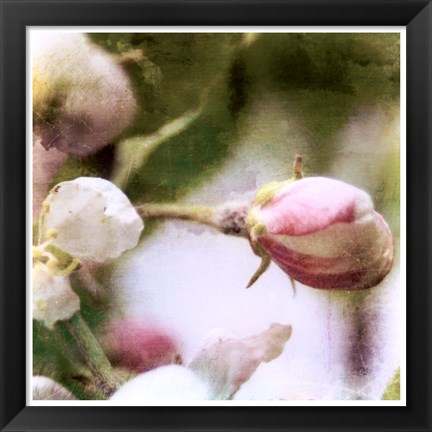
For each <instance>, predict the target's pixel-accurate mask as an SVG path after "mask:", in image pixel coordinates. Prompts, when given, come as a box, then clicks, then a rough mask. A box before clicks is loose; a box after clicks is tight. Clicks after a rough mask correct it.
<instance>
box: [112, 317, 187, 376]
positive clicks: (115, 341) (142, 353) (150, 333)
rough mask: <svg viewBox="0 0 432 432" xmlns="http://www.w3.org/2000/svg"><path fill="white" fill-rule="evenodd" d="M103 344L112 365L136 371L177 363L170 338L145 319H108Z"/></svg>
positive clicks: (177, 359) (179, 357) (177, 357)
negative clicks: (141, 320) (109, 322)
mask: <svg viewBox="0 0 432 432" xmlns="http://www.w3.org/2000/svg"><path fill="white" fill-rule="evenodd" d="M104 346H105V349H106V351H107V354H108V356H109V357H110V359H111V361H112V362H113V364H115V365H116V366H119V367H122V368H125V369H128V370H130V371H133V372H137V373H142V372H146V371H148V370H151V369H154V368H157V367H159V366H163V365H168V364H173V363H180V362H181V356H180V354H179V349H178V347H177V343H176V341H175V339H174V337H173V336H172V335H171V334H169V332H167V331H166V330H163V329H161V328H158V327H156V326H154V325H149V324H147V323H146V322H140V321H135V320H122V321H114V322H112V323H111V324H110V325H109V327H108V328H107V329H106V336H105V338H104Z"/></svg>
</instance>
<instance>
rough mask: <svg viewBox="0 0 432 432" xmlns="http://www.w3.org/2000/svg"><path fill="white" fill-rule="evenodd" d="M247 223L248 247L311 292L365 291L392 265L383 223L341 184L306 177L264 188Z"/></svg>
mask: <svg viewBox="0 0 432 432" xmlns="http://www.w3.org/2000/svg"><path fill="white" fill-rule="evenodd" d="M246 224H247V228H248V230H249V233H250V237H251V240H252V242H253V243H255V244H257V245H259V246H261V247H262V248H263V249H264V250H265V251H266V252H267V253H268V254H269V255H270V257H271V259H272V260H273V261H274V262H275V263H276V264H277V265H278V266H279V267H280V268H281V269H282V270H284V271H285V272H286V273H287V274H288V275H289V276H291V277H292V278H293V279H295V280H297V281H299V282H301V283H303V284H305V285H309V286H311V287H314V288H321V289H339V290H358V289H363V288H370V287H373V286H375V285H377V284H378V283H379V282H381V281H382V280H383V279H384V277H385V276H386V275H387V274H388V272H389V271H390V269H391V266H392V261H393V240H392V235H391V232H390V229H389V227H388V226H387V223H386V222H385V221H384V219H383V218H382V216H381V215H379V214H378V213H377V212H375V211H374V208H373V204H372V200H371V198H370V197H369V195H368V194H367V193H366V192H364V191H362V190H360V189H357V188H355V187H354V186H351V185H349V184H347V183H343V182H341V181H337V180H332V179H329V178H324V177H311V178H305V179H302V180H299V181H296V182H284V183H279V184H276V183H272V184H269V185H267V186H264V187H263V188H261V190H260V191H259V192H258V194H257V196H256V197H255V201H254V207H253V208H252V210H251V211H250V212H249V215H248V218H247V221H246ZM259 246H258V247H259Z"/></svg>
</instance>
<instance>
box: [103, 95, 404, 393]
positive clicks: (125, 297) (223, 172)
mask: <svg viewBox="0 0 432 432" xmlns="http://www.w3.org/2000/svg"><path fill="white" fill-rule="evenodd" d="M398 119H399V112H398V110H397V109H394V110H390V111H388V110H387V111H386V110H384V109H383V108H382V107H379V106H370V107H357V108H355V109H354V110H352V113H351V115H350V116H348V120H347V121H346V122H345V124H344V125H343V127H341V129H340V131H339V133H338V134H337V137H336V140H335V149H334V152H333V153H332V154H331V161H332V162H331V164H329V167H328V171H327V172H318V170H315V169H314V161H316V160H317V159H318V158H319V153H318V150H319V143H317V142H314V141H313V138H311V136H310V135H309V134H308V133H307V132H306V131H307V127H306V126H305V125H304V124H303V123H302V121H301V115H300V114H299V113H296V111H295V109H294V108H293V106H292V105H290V104H287V103H286V102H285V101H284V100H281V99H279V98H278V95H277V94H271V93H270V94H269V93H268V92H267V93H265V94H261V95H260V96H259V97H256V99H255V104H254V105H253V108H252V109H251V110H250V114H249V118H248V120H247V121H246V122H245V124H244V125H243V126H242V130H240V131H239V133H238V136H239V137H241V138H240V139H241V142H240V143H239V144H238V145H237V146H235V150H234V152H233V154H232V156H231V157H230V158H228V159H227V160H226V162H225V164H224V166H223V167H222V168H221V169H220V170H219V171H218V174H217V175H216V176H215V177H213V178H212V179H211V180H210V181H208V182H206V183H205V184H203V185H202V187H201V189H200V190H196V191H195V192H194V193H193V194H190V195H189V196H188V197H187V198H186V199H185V200H184V201H185V202H188V203H196V204H200V203H205V204H214V205H217V204H220V203H223V202H224V201H227V200H235V199H248V198H250V197H252V196H253V194H254V192H255V190H256V188H257V187H259V186H260V185H262V184H264V183H266V182H269V181H273V180H284V179H286V178H287V177H289V176H290V173H291V167H292V161H293V159H294V155H295V154H296V153H300V154H302V156H303V158H304V162H305V171H306V174H307V175H326V176H331V177H336V178H339V179H341V180H344V181H347V182H350V183H352V184H354V185H355V186H358V187H361V188H363V189H365V190H366V191H368V192H369V193H370V194H371V195H372V197H373V199H377V197H378V198H379V200H380V203H379V208H378V210H379V211H380V212H381V213H382V214H383V215H384V217H385V218H386V219H388V220H389V224H390V226H391V228H392V230H393V232H395V234H396V235H398V224H399V214H398V210H397V205H396V204H395V203H394V202H393V201H392V199H393V198H392V195H388V196H387V195H385V194H387V193H388V191H389V190H390V188H389V187H388V184H389V183H391V185H392V186H391V187H392V188H393V187H394V185H395V184H398V165H396V164H398V156H399V121H398ZM337 144H341V145H337ZM209 145H211V143H209ZM389 170H390V171H389ZM389 172H390V174H389ZM392 175H393V177H392ZM383 182H384V184H386V182H387V185H386V186H385V187H384V192H383V189H382V187H381V186H382V183H383ZM395 182H396V183H395ZM398 191H399V189H398ZM380 194H381V195H380ZM383 194H384V195H383ZM395 209H396V210H395ZM397 245H398V240H397V238H396V239H395V246H396V252H397ZM259 261H260V260H259V258H258V257H256V256H255V255H254V254H253V252H252V251H251V249H250V246H249V244H248V242H247V241H246V240H244V239H239V238H234V237H229V236H225V235H222V234H219V233H217V232H215V231H213V230H211V229H210V228H206V227H201V226H197V225H193V224H190V223H187V222H177V221H173V222H167V223H164V224H161V226H160V229H159V230H158V231H157V232H156V233H155V234H154V235H152V236H151V237H150V238H148V239H147V240H146V241H145V242H143V243H142V244H141V245H140V246H139V247H138V248H137V249H136V250H134V251H132V252H129V253H127V254H125V256H124V257H123V259H121V260H120V262H119V264H118V265H117V267H116V271H115V272H114V275H113V278H112V280H111V289H112V292H113V293H114V296H115V305H116V307H117V309H118V310H119V314H120V315H126V316H130V317H138V318H141V319H145V320H148V321H149V322H151V323H155V322H156V323H158V324H161V325H162V326H164V327H166V328H168V329H170V330H172V331H173V332H174V333H175V334H176V335H177V337H178V338H179V340H180V341H181V343H182V350H183V351H182V353H183V358H184V359H185V361H186V362H187V361H188V360H189V359H190V358H191V357H192V355H193V353H194V352H195V351H196V350H197V349H198V348H199V347H200V345H201V343H202V340H203V338H204V337H205V336H206V334H207V333H208V332H210V331H211V330H213V329H214V328H216V327H218V328H220V327H221V328H224V329H226V330H227V331H229V332H233V333H235V334H237V335H238V336H239V337H243V336H249V335H253V334H256V333H258V332H260V331H263V330H264V329H266V328H267V327H268V326H269V325H270V323H272V322H278V323H282V324H291V325H292V327H293V334H292V337H291V339H290V340H289V341H288V342H287V344H286V347H285V350H284V352H283V354H282V355H281V356H280V357H279V358H278V359H276V360H274V361H272V362H270V363H267V364H262V365H261V366H260V367H259V368H258V369H257V371H256V372H255V374H254V375H253V376H252V378H251V379H250V381H249V382H247V383H245V384H244V385H243V386H242V387H241V389H240V390H239V392H238V393H237V394H236V396H235V399H242V400H247V399H257V400H277V399H287V400H294V399H295V400H299V399H300V400H310V399H312V400H314V399H320V400H337V399H366V400H373V399H380V398H381V396H382V393H383V391H384V389H385V387H386V384H387V383H388V381H389V380H390V379H391V377H392V375H393V374H394V372H395V370H396V369H397V367H398V366H399V365H400V363H401V355H402V354H401V352H400V346H401V342H400V338H401V329H400V326H401V324H400V323H401V316H400V293H401V289H404V286H401V283H400V273H399V254H398V252H397V253H396V256H395V262H394V266H393V270H392V271H391V273H390V275H389V276H388V277H387V278H386V279H385V281H384V282H383V283H381V284H380V285H379V286H377V287H375V288H372V289H369V290H364V291H360V292H344V291H343V292H337V291H323V290H318V289H313V288H310V287H306V286H303V285H301V284H298V283H297V284H296V294H295V295H294V291H293V289H292V286H291V283H290V281H289V278H288V277H287V276H286V275H285V274H284V273H283V272H282V271H281V270H280V269H279V268H278V267H277V266H276V265H275V264H272V265H271V266H270V268H269V270H268V271H267V272H266V273H265V274H264V275H263V276H261V278H260V279H259V280H258V281H257V282H256V284H255V285H254V286H253V287H251V288H250V289H245V286H246V284H247V282H248V280H249V279H250V277H251V276H252V274H253V273H254V272H255V270H256V269H257V267H258V265H259Z"/></svg>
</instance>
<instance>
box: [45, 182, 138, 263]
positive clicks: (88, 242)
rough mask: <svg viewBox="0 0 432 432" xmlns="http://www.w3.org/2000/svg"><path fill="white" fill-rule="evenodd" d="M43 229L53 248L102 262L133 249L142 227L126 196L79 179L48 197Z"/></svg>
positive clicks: (110, 187) (111, 187) (106, 185)
mask: <svg viewBox="0 0 432 432" xmlns="http://www.w3.org/2000/svg"><path fill="white" fill-rule="evenodd" d="M45 203H46V204H47V205H48V206H49V208H48V211H47V214H46V216H45V223H44V229H45V230H47V231H48V230H55V232H56V233H57V236H56V238H55V240H54V241H53V244H54V245H55V246H57V247H58V248H60V249H62V250H63V251H65V252H67V253H69V254H70V255H72V256H74V257H76V258H78V259H84V260H85V259H89V260H93V261H97V262H103V261H105V260H107V259H110V258H117V257H118V256H119V255H120V254H121V253H122V252H124V251H125V250H128V249H132V248H134V247H135V246H136V245H137V243H138V240H139V236H140V234H141V231H142V229H143V227H144V224H143V222H142V220H141V218H140V217H139V216H138V214H137V212H136V210H135V209H134V207H133V206H132V204H131V203H130V201H129V199H128V198H127V197H126V195H125V194H124V193H123V192H122V191H121V190H120V189H119V188H117V187H116V186H115V185H113V184H112V183H111V182H109V181H107V180H104V179H101V178H92V177H80V178H77V179H75V180H72V181H68V182H63V183H59V184H58V185H57V186H55V187H54V188H53V189H52V190H51V192H50V194H49V195H48V197H47V199H46V200H45Z"/></svg>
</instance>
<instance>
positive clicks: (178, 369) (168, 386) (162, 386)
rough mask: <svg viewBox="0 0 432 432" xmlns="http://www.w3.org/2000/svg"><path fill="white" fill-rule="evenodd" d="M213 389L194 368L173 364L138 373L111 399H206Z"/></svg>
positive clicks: (133, 400) (137, 401)
mask: <svg viewBox="0 0 432 432" xmlns="http://www.w3.org/2000/svg"><path fill="white" fill-rule="evenodd" d="M210 397H211V391H210V388H209V387H208V386H207V384H206V383H204V381H202V380H201V379H200V378H199V377H198V376H197V375H195V373H194V372H192V371H191V370H189V369H186V368H185V367H183V366H178V365H169V366H162V367H159V368H157V369H153V370H152V371H150V372H146V373H143V374H141V375H138V376H137V377H136V378H133V379H132V380H130V381H128V382H127V383H126V384H124V385H123V386H122V387H120V388H119V389H118V390H117V391H116V392H115V393H114V394H113V395H112V396H111V400H117V401H120V400H124V401H131V402H134V403H141V402H147V401H169V400H171V401H173V400H206V399H210Z"/></svg>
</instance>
